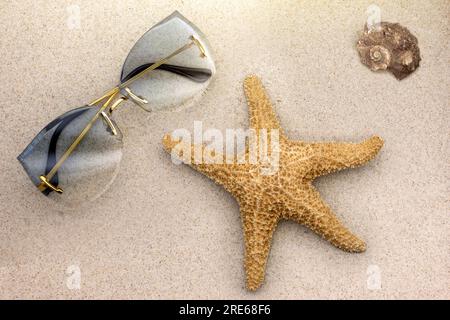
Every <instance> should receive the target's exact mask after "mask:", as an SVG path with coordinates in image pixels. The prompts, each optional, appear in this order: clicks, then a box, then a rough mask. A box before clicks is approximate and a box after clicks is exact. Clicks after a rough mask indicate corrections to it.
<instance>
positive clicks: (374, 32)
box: [356, 22, 421, 80]
mask: <svg viewBox="0 0 450 320" xmlns="http://www.w3.org/2000/svg"><path fill="white" fill-rule="evenodd" d="M356 48H357V49H358V52H359V56H360V58H361V62H362V63H363V64H365V65H366V66H368V67H369V68H370V69H371V70H372V71H378V70H388V71H390V72H392V73H393V74H394V76H395V77H396V78H397V79H399V80H401V79H404V78H405V77H407V76H408V75H409V74H411V73H412V72H414V71H415V70H416V69H417V67H418V66H419V62H420V60H421V58H420V50H419V47H418V43H417V38H416V37H415V36H414V35H412V34H411V32H409V30H408V29H406V28H405V27H402V26H401V25H400V24H398V23H389V22H381V23H380V24H378V25H376V26H375V27H372V28H368V26H367V25H366V26H365V27H364V32H363V33H362V34H361V37H360V38H359V40H358V43H357V44H356Z"/></svg>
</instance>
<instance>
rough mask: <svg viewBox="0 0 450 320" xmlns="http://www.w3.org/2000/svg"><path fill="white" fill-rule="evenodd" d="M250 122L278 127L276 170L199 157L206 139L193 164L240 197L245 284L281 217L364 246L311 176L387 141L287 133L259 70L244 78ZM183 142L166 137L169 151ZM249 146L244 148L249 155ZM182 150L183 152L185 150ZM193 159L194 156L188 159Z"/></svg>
mask: <svg viewBox="0 0 450 320" xmlns="http://www.w3.org/2000/svg"><path fill="white" fill-rule="evenodd" d="M244 91H245V94H246V96H247V101H248V107H249V113H250V127H251V128H253V129H254V130H255V131H256V132H257V134H258V135H260V134H261V132H262V129H265V131H267V130H273V129H277V130H278V132H279V143H278V144H279V147H278V149H279V167H278V169H277V170H276V172H275V173H273V174H270V175H268V174H264V173H263V171H262V170H261V169H262V168H263V167H264V166H265V164H264V163H262V162H260V161H259V160H258V161H257V162H256V163H253V164H252V163H241V162H239V161H238V160H237V159H234V161H232V162H231V163H228V162H227V163H195V161H194V153H195V148H200V149H202V150H206V149H205V148H206V147H205V146H204V145H200V146H198V145H193V144H192V145H191V144H189V148H191V150H192V152H191V153H190V154H191V155H190V159H185V162H187V163H188V164H189V165H190V166H191V167H193V168H194V169H195V170H197V171H199V172H201V173H202V174H204V175H206V176H207V177H209V178H211V179H212V180H214V181H215V182H216V183H218V184H220V185H222V186H223V187H224V188H225V189H226V190H227V191H228V192H230V193H231V194H232V195H233V196H234V197H235V198H236V200H237V202H238V204H239V208H240V212H241V218H242V225H243V229H244V238H245V271H246V286H247V288H248V289H249V290H252V291H254V290H256V289H258V288H259V287H260V286H261V284H262V282H263V280H264V274H265V268H266V263H267V258H268V255H269V250H270V245H271V242H272V235H273V232H274V230H275V228H276V226H277V224H278V222H279V221H280V220H282V219H286V220H293V221H296V222H298V223H300V224H302V225H304V226H306V227H308V228H310V229H311V230H313V231H314V232H315V233H317V234H318V235H320V236H322V237H323V238H324V239H326V240H328V241H329V242H330V243H331V244H333V245H334V246H336V247H337V248H340V249H342V250H344V251H348V252H363V251H365V249H366V245H365V243H364V242H363V241H362V240H361V239H359V238H358V237H357V236H356V235H354V234H353V233H351V232H350V231H349V230H348V229H347V228H346V227H344V225H343V224H342V223H341V222H340V221H339V220H338V218H337V217H336V216H335V214H334V213H333V212H332V210H331V209H330V207H329V206H328V205H327V204H326V203H325V202H324V200H322V198H321V197H320V195H319V193H318V191H317V190H316V189H315V187H314V186H313V184H312V182H313V180H314V179H315V178H317V177H319V176H322V175H325V174H328V173H331V172H335V171H338V170H342V169H347V168H353V167H356V166H360V165H363V164H365V163H366V162H368V161H369V160H371V159H372V158H374V157H375V155H376V154H377V153H378V151H379V150H380V148H381V147H382V145H383V140H382V139H381V138H379V137H377V136H373V137H371V138H369V139H367V140H365V141H363V142H360V143H344V142H317V143H316V142H314V143H309V142H304V141H294V140H290V139H288V137H287V136H286V135H285V133H284V132H283V131H282V129H281V127H280V124H279V120H278V118H277V116H276V115H275V112H274V110H273V107H272V104H271V102H270V100H269V97H268V95H267V93H266V91H265V89H264V87H263V85H262V83H261V80H260V79H259V78H258V77H256V76H249V77H247V78H246V79H245V81H244ZM182 143H186V142H183V141H180V139H175V138H173V137H172V135H170V134H166V135H165V136H164V138H163V145H164V148H165V149H166V151H168V152H169V153H170V152H173V151H174V150H180V149H177V148H176V147H177V146H179V145H180V144H182ZM273 149H274V150H275V148H273ZM248 152H249V148H248V147H247V148H246V150H245V154H246V156H247V157H248ZM177 155H178V156H180V157H183V154H182V152H181V151H180V152H179V151H177ZM186 160H190V161H186Z"/></svg>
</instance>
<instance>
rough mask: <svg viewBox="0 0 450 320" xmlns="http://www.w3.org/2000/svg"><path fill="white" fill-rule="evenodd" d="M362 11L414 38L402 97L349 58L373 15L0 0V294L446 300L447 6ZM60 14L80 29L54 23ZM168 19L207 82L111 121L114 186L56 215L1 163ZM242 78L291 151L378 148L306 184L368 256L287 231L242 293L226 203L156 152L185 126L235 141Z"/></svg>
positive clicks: (234, 223) (281, 6) (340, 7)
mask: <svg viewBox="0 0 450 320" xmlns="http://www.w3.org/2000/svg"><path fill="white" fill-rule="evenodd" d="M373 2H374V3H375V4H377V5H379V6H380V8H381V10H382V11H381V13H382V18H383V20H386V21H392V22H394V21H397V22H400V23H402V24H403V25H405V26H407V27H408V28H409V29H410V30H411V31H412V32H413V33H414V34H415V35H416V36H417V37H418V39H419V43H420V48H421V53H422V58H423V61H422V62H421V66H420V68H419V69H418V71H417V72H416V73H414V74H413V75H412V76H410V77H409V78H407V79H405V80H403V81H401V82H399V81H397V80H396V79H395V78H394V77H393V76H391V75H390V74H375V73H372V72H370V71H369V70H368V69H367V68H366V67H365V66H363V65H361V63H360V62H359V58H358V55H357V52H356V51H355V47H354V45H355V42H356V40H357V31H358V30H360V29H361V28H362V27H363V24H364V22H365V20H366V9H367V8H368V6H369V5H370V4H371V3H372V1H351V2H350V1H333V2H325V1H120V2H119V1H106V0H101V1H100V0H97V1H82V0H72V1H25V0H22V1H6V0H2V1H1V4H0V30H1V35H0V40H1V46H0V56H1V67H0V68H1V72H0V83H1V86H0V101H1V112H0V119H1V126H0V133H1V136H0V137H1V153H0V163H1V170H0V181H1V184H0V203H1V209H0V297H1V298H75V299H77V298H256V299H259V298H289V299H310V298H375V299H381V298H446V299H448V298H450V290H449V284H450V283H449V264H450V261H449V223H448V221H449V206H448V204H449V203H448V192H449V182H448V178H449V170H448V169H449V166H448V160H449V138H448V137H449V136H448V133H449V125H448V123H449V109H448V108H449V89H450V87H449V86H450V78H449V71H450V70H449V61H450V48H449V40H450V32H449V21H450V20H449V18H450V17H449V15H450V3H449V2H448V1H395V2H394V1H373ZM71 5H77V6H79V8H80V13H81V16H80V18H81V20H80V26H79V28H75V29H73V28H70V26H72V25H71V24H70V23H69V24H68V18H69V12H68V11H67V8H68V6H71ZM174 10H179V11H180V12H182V13H183V14H184V15H185V16H187V17H188V18H189V19H190V20H192V21H194V22H195V23H196V24H197V25H198V26H199V27H200V28H201V29H202V30H203V31H204V32H205V33H206V34H207V35H208V38H209V40H210V42H211V45H212V48H213V49H214V53H215V59H216V63H217V76H216V78H215V80H214V82H213V83H212V84H211V86H210V88H209V90H208V92H207V93H206V94H205V96H204V98H203V99H202V100H201V101H200V102H198V103H197V104H196V105H194V106H191V107H188V108H182V109H180V110H175V111H171V112H161V113H154V114H145V113H144V112H142V111H140V110H139V109H138V108H137V107H135V106H133V105H132V104H127V106H126V107H123V108H122V110H121V111H120V112H118V113H117V114H116V119H117V122H118V123H119V124H120V126H121V128H122V131H123V132H124V135H125V137H124V140H125V148H124V151H123V152H124V156H123V160H122V165H121V170H120V173H119V174H118V177H117V179H116V183H115V184H114V185H113V186H112V187H111V188H110V189H109V191H108V192H107V193H106V194H104V195H103V196H102V197H101V198H99V199H98V200H97V201H96V202H94V203H91V204H90V205H89V206H88V207H87V208H84V209H83V210H81V209H80V210H75V211H70V210H64V209H63V210H62V209H58V208H56V207H55V206H54V205H52V204H51V203H50V202H48V201H47V200H46V199H45V198H44V197H43V196H41V195H40V194H39V193H38V192H37V191H36V190H35V188H34V187H33V186H32V185H31V183H30V181H29V180H28V178H27V177H26V176H25V174H24V172H23V170H22V168H21V166H20V165H19V163H18V162H17V161H16V159H15V157H16V156H17V155H18V154H19V153H20V152H21V151H22V149H23V148H24V147H25V146H26V145H27V144H28V143H29V142H30V140H31V139H32V138H33V137H34V135H35V134H36V133H37V132H38V131H39V130H40V129H41V128H42V127H43V126H44V125H45V124H47V123H48V122H49V121H51V120H52V119H54V118H55V117H56V116H58V115H59V114H61V113H63V112H64V111H66V110H68V108H72V107H76V106H80V105H83V104H84V103H87V102H89V101H90V100H91V99H93V98H95V97H97V96H98V95H100V94H101V93H102V92H103V91H104V90H106V89H109V88H110V87H112V86H113V85H115V84H116V82H117V80H118V76H119V71H120V68H121V64H122V62H123V60H124V58H125V57H126V54H127V52H128V50H129V49H130V48H131V47H132V45H133V43H134V42H135V40H137V39H138V38H139V37H140V35H141V34H143V32H144V31H146V30H147V29H148V28H149V27H150V26H151V25H153V24H154V23H156V22H158V21H159V20H161V19H162V18H164V17H165V16H167V15H169V14H170V13H171V12H172V11H174ZM69 11H70V10H69ZM69 22H70V20H69ZM249 73H256V74H258V75H260V76H261V77H262V79H263V82H264V84H265V85H266V87H267V88H268V91H269V93H270V95H271V97H272V99H273V101H274V102H275V107H276V110H277V112H278V114H279V117H280V119H281V122H282V125H283V126H284V127H285V128H286V130H287V131H288V132H289V135H290V136H291V137H292V138H298V139H300V138H302V139H305V140H348V141H359V140H361V139H364V138H366V137H369V136H370V135H372V134H378V135H380V136H382V137H383V138H384V139H385V141H386V144H385V147H384V148H383V149H382V151H381V153H380V154H379V156H378V157H377V158H376V159H375V160H374V161H373V162H371V163H370V164H369V165H367V166H365V167H362V168H359V169H356V170H351V171H346V172H342V173H338V174H334V175H331V176H327V177H324V178H322V179H320V180H318V181H317V183H316V185H317V188H318V189H319V190H320V192H321V193H322V195H323V197H324V198H325V199H326V200H327V201H328V203H329V204H330V206H331V207H332V208H333V209H334V210H335V212H336V213H337V215H338V216H339V217H340V218H341V219H342V220H343V222H344V223H345V224H346V225H347V226H348V227H349V228H350V229H351V230H353V231H354V232H355V233H357V234H358V235H360V236H361V237H362V238H363V239H365V240H366V242H367V244H368V250H367V252H365V253H363V254H357V255H354V254H348V253H344V252H341V251H339V250H338V249H336V248H334V247H332V246H331V245H330V244H328V243H327V242H325V241H323V240H321V239H320V238H319V237H317V236H316V235H315V234H313V233H312V232H311V231H309V230H307V229H305V228H304V227H302V226H299V225H297V224H294V223H290V222H283V223H281V225H280V226H279V228H278V229H277V231H276V233H275V235H274V240H273V247H272V251H271V254H270V258H269V263H268V266H267V275H266V283H265V285H264V286H263V287H262V288H261V289H260V290H259V291H258V292H256V293H250V292H247V291H246V290H245V289H244V277H245V276H244V270H243V250H244V247H243V235H242V231H241V222H240V216H239V211H238V206H237V204H236V202H235V201H234V200H233V198H232V197H231V196H229V195H228V194H227V193H226V192H225V191H224V190H223V189H221V188H220V187H218V186H216V185H214V183H213V182H211V181H209V180H208V179H207V178H205V177H203V176H201V175H200V174H198V173H196V172H194V171H193V170H191V169H189V168H188V167H186V166H175V165H173V164H172V163H171V161H170V157H168V156H167V155H166V154H165V153H164V152H163V149H162V147H161V144H160V139H161V137H162V136H163V134H164V133H165V132H167V131H170V130H173V129H176V128H181V127H185V128H189V129H192V128H193V121H194V120H202V121H203V123H204V126H205V127H215V128H219V129H221V130H224V129H225V128H238V127H243V128H245V127H246V126H247V124H248V118H247V107H246V104H245V98H244V94H243V90H242V81H243V78H244V76H245V75H247V74H249ZM77 268H79V271H80V272H81V285H80V289H79V290H77V289H74V290H71V289H70V288H69V287H70V286H69V287H68V286H67V281H68V280H69V282H70V280H71V279H73V276H74V275H75V276H76V272H77V270H78V269H77ZM73 272H75V274H74V273H73ZM377 279H379V280H380V281H381V288H379V290H374V288H375V289H376V281H377ZM374 281H375V285H374ZM72 283H73V282H72Z"/></svg>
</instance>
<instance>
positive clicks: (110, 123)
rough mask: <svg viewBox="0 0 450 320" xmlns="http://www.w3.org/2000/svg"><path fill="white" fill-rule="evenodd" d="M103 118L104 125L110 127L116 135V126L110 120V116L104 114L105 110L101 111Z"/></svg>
mask: <svg viewBox="0 0 450 320" xmlns="http://www.w3.org/2000/svg"><path fill="white" fill-rule="evenodd" d="M101 115H102V117H103V120H104V121H105V123H106V125H107V126H108V127H109V128H110V129H111V132H112V134H113V135H115V136H117V128H116V126H115V125H114V123H113V122H112V120H111V118H110V117H109V116H108V115H107V114H106V112H105V111H102V113H101Z"/></svg>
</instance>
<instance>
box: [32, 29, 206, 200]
mask: <svg viewBox="0 0 450 320" xmlns="http://www.w3.org/2000/svg"><path fill="white" fill-rule="evenodd" d="M189 40H190V41H189V42H188V43H186V44H185V45H184V46H182V47H180V48H178V49H177V50H175V51H174V52H172V53H171V54H169V55H168V56H167V57H165V58H163V59H161V60H159V61H157V62H155V63H154V64H152V65H151V66H149V67H147V68H146V69H144V70H142V71H141V72H139V73H138V74H136V75H134V76H133V77H131V78H130V79H128V80H127V81H125V82H123V83H121V84H120V85H118V86H116V87H114V88H112V89H110V90H108V91H107V92H106V93H104V94H103V95H102V96H101V97H99V98H97V99H95V100H93V101H92V102H91V103H89V104H88V106H90V107H93V106H95V105H97V104H99V103H101V102H102V101H104V100H106V101H105V103H103V105H102V106H101V107H100V109H99V110H98V111H97V113H96V114H95V115H94V116H93V117H92V119H91V120H89V122H88V124H87V125H86V126H85V127H84V129H83V130H82V131H81V133H80V134H79V135H78V137H77V138H75V140H74V141H73V142H72V144H71V145H70V146H69V147H68V148H67V150H66V151H65V152H64V153H63V155H62V156H61V158H59V159H58V161H57V162H56V164H55V165H54V166H53V168H52V169H51V170H50V171H49V172H48V173H47V174H46V175H42V176H40V177H39V179H40V180H41V183H40V184H39V185H38V186H37V188H38V189H39V190H40V191H44V190H46V189H51V190H52V191H55V192H57V193H60V194H61V193H63V189H61V188H60V187H58V186H55V185H53V184H52V183H50V180H51V179H52V178H53V176H54V175H55V174H56V172H57V171H58V170H59V168H60V167H61V166H62V164H63V163H64V162H65V161H66V160H67V158H68V157H69V156H70V155H71V154H72V152H73V151H74V150H75V149H76V147H77V146H78V145H79V144H80V142H81V141H82V140H83V138H84V137H85V136H86V134H87V133H88V132H89V130H90V129H91V128H92V126H93V125H94V123H95V121H97V120H98V119H99V117H100V116H102V118H103V119H104V120H105V122H106V124H107V125H108V126H109V127H110V129H111V132H112V134H114V135H117V129H116V128H115V126H114V124H113V122H112V121H111V119H110V117H109V115H111V113H112V112H113V111H114V110H115V109H116V108H117V107H118V106H119V105H120V104H121V103H122V102H124V101H125V100H128V99H129V98H130V99H131V100H133V102H135V103H136V104H138V105H139V106H141V107H142V106H143V105H145V104H147V103H148V101H147V100H145V99H143V98H141V97H139V96H137V95H136V94H134V93H133V92H132V91H131V90H130V89H129V88H128V86H129V85H130V84H131V83H133V82H134V81H136V80H138V79H140V78H142V77H143V76H144V75H146V74H148V73H149V72H151V71H153V70H155V69H156V68H158V67H159V66H161V65H163V64H165V63H167V62H168V61H169V60H170V59H172V58H173V57H175V56H176V55H178V54H180V53H182V52H183V51H186V50H187V49H189V48H191V47H192V46H194V45H195V46H197V47H198V49H199V50H200V56H201V57H202V58H204V57H206V50H205V48H204V47H203V45H202V44H201V43H200V41H199V40H198V39H197V38H195V37H194V36H191V37H190V38H189ZM122 90H124V91H125V92H126V93H127V95H128V96H124V95H121V96H120V97H119V98H118V99H117V100H116V101H115V102H114V103H112V104H111V102H112V101H113V100H114V98H115V97H116V96H117V95H118V94H119V93H120V92H121V91H122ZM110 105H111V106H110ZM109 106H110V107H109ZM108 107H109V110H108V112H105V111H106V110H107V109H108ZM108 113H109V115H108Z"/></svg>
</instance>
